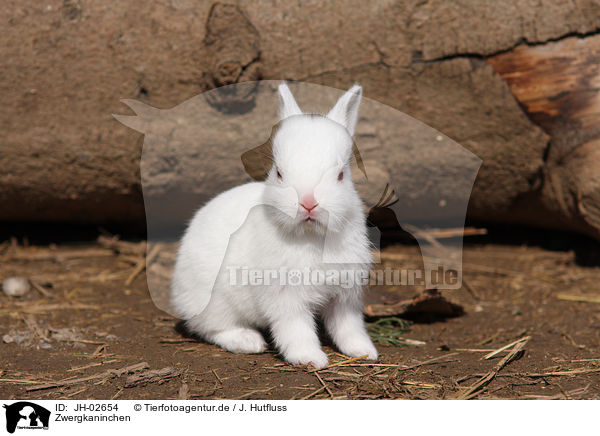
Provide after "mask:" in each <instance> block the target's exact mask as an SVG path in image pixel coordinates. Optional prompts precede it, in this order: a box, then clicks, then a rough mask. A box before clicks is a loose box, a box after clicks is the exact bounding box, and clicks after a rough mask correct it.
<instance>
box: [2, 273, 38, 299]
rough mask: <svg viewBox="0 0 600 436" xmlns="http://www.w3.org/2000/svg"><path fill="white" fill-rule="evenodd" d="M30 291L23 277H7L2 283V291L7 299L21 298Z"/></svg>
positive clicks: (27, 281) (29, 286) (27, 282)
mask: <svg viewBox="0 0 600 436" xmlns="http://www.w3.org/2000/svg"><path fill="white" fill-rule="evenodd" d="M30 289H31V285H30V284H29V280H27V279H26V278H25V277H9V278H7V279H4V281H3V282H2V290H3V291H4V293H5V294H6V295H8V296H9V297H22V296H23V295H25V294H26V293H28V292H29V290H30Z"/></svg>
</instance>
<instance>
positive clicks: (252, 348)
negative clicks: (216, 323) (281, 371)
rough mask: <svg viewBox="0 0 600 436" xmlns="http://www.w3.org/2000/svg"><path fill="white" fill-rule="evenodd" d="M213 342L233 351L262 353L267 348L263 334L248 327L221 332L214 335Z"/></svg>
mask: <svg viewBox="0 0 600 436" xmlns="http://www.w3.org/2000/svg"><path fill="white" fill-rule="evenodd" d="M213 342H214V343H215V344H217V345H219V346H221V347H223V348H225V349H226V350H228V351H231V352H232V353H247V354H252V353H262V352H263V351H265V349H266V348H267V344H266V342H265V340H264V339H263V337H262V335H261V334H260V333H259V332H258V331H256V330H253V329H247V328H236V329H231V330H225V331H222V332H219V333H217V334H216V335H215V336H214V337H213Z"/></svg>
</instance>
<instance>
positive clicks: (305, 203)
mask: <svg viewBox="0 0 600 436" xmlns="http://www.w3.org/2000/svg"><path fill="white" fill-rule="evenodd" d="M318 205H319V203H317V200H315V196H314V195H313V194H306V195H304V196H303V197H302V201H301V202H300V206H302V207H303V208H304V209H306V210H307V211H309V212H310V211H311V210H313V209H314V208H315V207H317V206H318Z"/></svg>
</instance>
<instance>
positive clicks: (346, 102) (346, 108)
mask: <svg viewBox="0 0 600 436" xmlns="http://www.w3.org/2000/svg"><path fill="white" fill-rule="evenodd" d="M361 99H362V87H361V86H360V85H358V84H356V85H354V86H353V87H352V88H350V89H349V90H348V91H347V92H346V93H345V94H344V95H342V96H341V97H340V99H339V100H338V101H337V103H336V104H335V106H334V107H333V109H331V110H330V111H329V113H328V114H327V118H329V119H330V120H333V121H335V122H336V123H340V124H341V125H342V126H344V127H345V128H346V130H348V132H349V133H350V136H352V135H354V128H355V127H356V121H357V120H358V107H359V106H360V101H361Z"/></svg>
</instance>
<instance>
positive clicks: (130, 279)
mask: <svg viewBox="0 0 600 436" xmlns="http://www.w3.org/2000/svg"><path fill="white" fill-rule="evenodd" d="M160 250H161V245H160V244H155V245H154V247H152V250H150V252H149V253H148V255H147V256H146V257H145V258H144V257H142V258H140V259H139V261H138V263H137V264H136V266H135V268H134V270H133V272H132V273H131V274H130V275H129V277H127V280H125V286H129V285H131V284H132V283H133V281H134V280H135V278H136V277H137V276H138V275H139V274H140V273H141V272H142V271H144V270H145V269H146V266H147V265H150V263H151V262H152V261H153V260H154V258H155V257H156V256H158V253H160Z"/></svg>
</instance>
